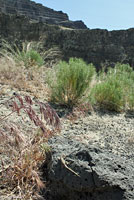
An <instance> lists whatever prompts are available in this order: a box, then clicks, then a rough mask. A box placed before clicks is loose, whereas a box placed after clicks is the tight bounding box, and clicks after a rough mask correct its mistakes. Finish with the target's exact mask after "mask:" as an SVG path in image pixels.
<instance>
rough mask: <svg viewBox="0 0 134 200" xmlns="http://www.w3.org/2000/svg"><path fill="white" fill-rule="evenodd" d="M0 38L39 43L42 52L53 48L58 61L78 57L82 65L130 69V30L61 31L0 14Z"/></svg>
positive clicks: (133, 55) (133, 36)
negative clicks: (124, 65)
mask: <svg viewBox="0 0 134 200" xmlns="http://www.w3.org/2000/svg"><path fill="white" fill-rule="evenodd" d="M0 38H4V39H7V40H9V41H12V42H13V41H15V40H17V41H25V40H28V41H31V40H34V41H41V42H42V43H43V46H44V48H45V49H50V48H52V47H54V46H57V47H58V48H59V49H60V50H61V52H62V58H63V59H65V60H67V59H68V58H69V57H80V58H83V59H84V60H85V61H86V62H88V63H90V62H92V63H94V64H95V65H96V66H97V67H98V68H100V67H101V66H102V65H104V64H105V65H106V66H107V65H114V63H116V62H121V63H129V64H130V65H131V66H134V29H133V28H132V29H128V30H120V31H107V30H101V29H94V30H90V29H86V30H74V29H63V28H60V27H58V26H54V25H47V24H45V23H43V22H37V21H31V20H29V19H28V18H27V17H25V16H20V15H7V14H4V13H0Z"/></svg>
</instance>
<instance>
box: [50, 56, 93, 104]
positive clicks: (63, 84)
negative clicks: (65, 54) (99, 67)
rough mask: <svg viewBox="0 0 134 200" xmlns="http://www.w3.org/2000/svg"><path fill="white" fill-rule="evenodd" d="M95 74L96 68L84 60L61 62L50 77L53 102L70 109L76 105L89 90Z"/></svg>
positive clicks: (73, 59) (74, 59)
mask: <svg viewBox="0 0 134 200" xmlns="http://www.w3.org/2000/svg"><path fill="white" fill-rule="evenodd" d="M94 74H95V68H94V66H93V65H92V64H90V65H87V64H86V63H85V62H84V61H83V60H82V59H76V58H71V59H70V60H69V62H68V63H67V62H64V61H61V62H60V63H59V64H58V65H57V66H55V67H54V68H53V69H52V70H51V72H50V74H49V75H48V84H49V86H50V88H51V101H53V102H55V103H58V104H62V105H67V106H69V107H72V106H74V105H76V104H77V103H78V102H79V101H80V100H81V99H82V97H83V96H84V95H85V93H86V91H87V89H89V87H90V83H91V80H92V77H93V75H94Z"/></svg>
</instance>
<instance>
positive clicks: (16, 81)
mask: <svg viewBox="0 0 134 200" xmlns="http://www.w3.org/2000/svg"><path fill="white" fill-rule="evenodd" d="M46 70H47V69H46V68H45V67H44V66H42V67H40V68H39V67H37V66H33V67H31V68H28V69H26V68H25V67H24V65H23V63H20V64H19V65H18V64H17V63H16V62H15V61H14V59H13V58H11V57H1V58H0V84H1V85H8V86H10V88H11V89H14V90H16V89H17V90H21V91H25V92H29V93H30V94H31V95H33V96H35V97H36V98H43V99H46V100H47V98H48V94H49V89H48V87H47V84H46V83H45V80H46V73H45V72H46ZM0 92H1V93H3V94H4V93H6V91H5V90H1V91H0Z"/></svg>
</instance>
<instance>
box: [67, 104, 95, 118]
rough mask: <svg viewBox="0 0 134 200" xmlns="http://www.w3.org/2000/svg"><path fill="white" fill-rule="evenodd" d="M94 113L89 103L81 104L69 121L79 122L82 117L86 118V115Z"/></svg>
mask: <svg viewBox="0 0 134 200" xmlns="http://www.w3.org/2000/svg"><path fill="white" fill-rule="evenodd" d="M90 111H93V107H92V106H91V104H89V103H85V104H80V105H78V106H77V107H74V108H73V110H72V111H71V113H70V114H69V115H67V119H69V120H71V121H75V120H77V119H78V118H79V117H80V116H85V115H86V113H88V112H90Z"/></svg>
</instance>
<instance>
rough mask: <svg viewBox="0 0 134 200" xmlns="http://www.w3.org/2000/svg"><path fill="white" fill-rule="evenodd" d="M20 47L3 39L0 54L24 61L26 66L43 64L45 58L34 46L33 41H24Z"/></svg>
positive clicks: (19, 61) (20, 61)
mask: <svg viewBox="0 0 134 200" xmlns="http://www.w3.org/2000/svg"><path fill="white" fill-rule="evenodd" d="M20 46H21V47H18V46H17V45H16V44H13V45H11V44H10V43H8V42H7V41H5V40H3V42H2V47H1V51H0V54H1V55H2V56H4V57H6V58H9V59H11V58H12V59H13V60H14V61H15V62H16V63H18V64H20V63H22V62H23V64H24V66H25V67H31V66H36V65H37V66H39V67H40V66H42V65H43V64H44V60H43V58H42V57H41V55H40V54H39V53H38V52H37V50H36V49H35V48H34V46H33V44H32V43H28V42H25V43H22V45H20Z"/></svg>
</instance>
